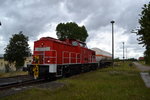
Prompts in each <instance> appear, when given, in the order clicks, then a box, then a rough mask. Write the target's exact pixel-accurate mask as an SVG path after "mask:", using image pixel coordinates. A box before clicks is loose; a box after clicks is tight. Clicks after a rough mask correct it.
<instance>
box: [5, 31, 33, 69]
mask: <svg viewBox="0 0 150 100" xmlns="http://www.w3.org/2000/svg"><path fill="white" fill-rule="evenodd" d="M29 54H31V53H30V49H29V45H28V37H27V36H25V35H24V34H22V31H20V32H19V34H14V35H13V36H12V38H10V40H9V44H8V45H7V47H6V48H5V54H4V59H5V60H7V61H8V62H9V63H10V64H11V63H15V66H16V69H19V68H20V67H21V66H23V64H24V60H25V57H27V56H28V55H29Z"/></svg>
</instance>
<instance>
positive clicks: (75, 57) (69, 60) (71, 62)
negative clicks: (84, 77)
mask: <svg viewBox="0 0 150 100" xmlns="http://www.w3.org/2000/svg"><path fill="white" fill-rule="evenodd" d="M65 53H67V55H68V56H65ZM72 54H74V55H75V56H74V57H72ZM77 55H80V53H75V52H69V51H63V52H62V64H78V63H81V55H80V58H78V56H77ZM65 59H68V61H67V63H66V62H65ZM72 60H74V62H73V61H72ZM78 60H79V62H78Z"/></svg>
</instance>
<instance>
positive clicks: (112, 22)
mask: <svg viewBox="0 0 150 100" xmlns="http://www.w3.org/2000/svg"><path fill="white" fill-rule="evenodd" d="M110 23H111V24H112V66H113V67H114V23H115V21H111V22H110Z"/></svg>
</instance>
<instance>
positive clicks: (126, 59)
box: [126, 48, 128, 60]
mask: <svg viewBox="0 0 150 100" xmlns="http://www.w3.org/2000/svg"><path fill="white" fill-rule="evenodd" d="M127 55H128V52H127V48H126V60H127V59H128V57H127Z"/></svg>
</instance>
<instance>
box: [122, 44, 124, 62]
mask: <svg viewBox="0 0 150 100" xmlns="http://www.w3.org/2000/svg"><path fill="white" fill-rule="evenodd" d="M122 43H123V62H124V42H122Z"/></svg>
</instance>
